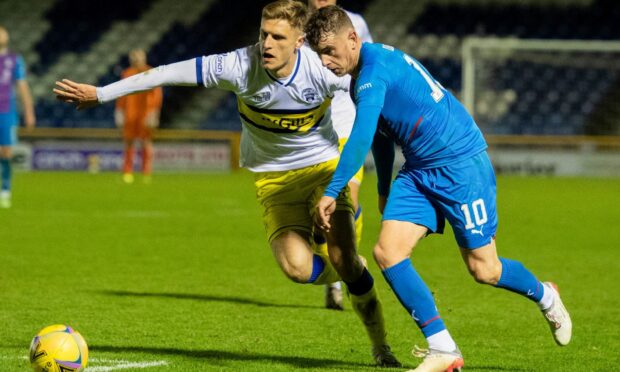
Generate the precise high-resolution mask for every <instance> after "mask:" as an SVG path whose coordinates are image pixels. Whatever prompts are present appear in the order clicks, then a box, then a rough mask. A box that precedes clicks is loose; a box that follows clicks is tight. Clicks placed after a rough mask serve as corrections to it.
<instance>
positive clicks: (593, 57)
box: [463, 38, 620, 136]
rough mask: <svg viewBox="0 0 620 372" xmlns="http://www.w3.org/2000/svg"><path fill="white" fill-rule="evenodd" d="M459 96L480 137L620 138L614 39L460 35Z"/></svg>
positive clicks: (618, 47) (618, 48)
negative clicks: (470, 115) (461, 95)
mask: <svg viewBox="0 0 620 372" xmlns="http://www.w3.org/2000/svg"><path fill="white" fill-rule="evenodd" d="M463 101H464V103H465V105H466V107H467V109H468V110H469V111H470V112H471V113H472V114H473V116H474V117H475V119H476V122H477V123H478V125H479V126H480V128H481V129H482V130H483V132H484V133H485V134H490V135H545V136H547V135H557V136H571V135H572V136H591V135H594V136H619V135H620V42H612V41H609V42H606V41H569V40H522V39H495V38H468V39H466V40H465V41H464V43H463Z"/></svg>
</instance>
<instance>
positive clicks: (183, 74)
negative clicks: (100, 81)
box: [97, 57, 202, 103]
mask: <svg viewBox="0 0 620 372" xmlns="http://www.w3.org/2000/svg"><path fill="white" fill-rule="evenodd" d="M199 58H202V57H199ZM197 60H198V59H197V58H194V59H190V60H187V61H183V62H177V63H172V64H169V65H163V66H159V67H156V68H153V69H150V70H148V71H145V72H143V73H141V74H137V75H133V76H130V77H128V78H126V79H123V80H120V81H117V82H115V83H112V84H109V85H106V86H105V87H100V88H97V99H98V100H99V102H100V103H104V102H110V101H112V100H115V99H117V98H118V97H122V96H126V95H128V94H132V93H137V92H142V91H145V90H150V89H153V88H156V87H160V86H163V85H197V84H198V77H197V65H198V63H197Z"/></svg>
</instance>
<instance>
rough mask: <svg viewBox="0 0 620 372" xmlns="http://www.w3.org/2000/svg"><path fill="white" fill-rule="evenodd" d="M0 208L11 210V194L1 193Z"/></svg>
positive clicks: (8, 192) (4, 191)
mask: <svg viewBox="0 0 620 372" xmlns="http://www.w3.org/2000/svg"><path fill="white" fill-rule="evenodd" d="M0 208H5V209H6V208H11V192H10V191H6V190H3V191H0Z"/></svg>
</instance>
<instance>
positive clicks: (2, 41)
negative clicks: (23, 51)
mask: <svg viewBox="0 0 620 372" xmlns="http://www.w3.org/2000/svg"><path fill="white" fill-rule="evenodd" d="M8 45H9V33H8V32H6V30H5V29H4V28H2V27H0V49H4V48H6V47H7V46H8Z"/></svg>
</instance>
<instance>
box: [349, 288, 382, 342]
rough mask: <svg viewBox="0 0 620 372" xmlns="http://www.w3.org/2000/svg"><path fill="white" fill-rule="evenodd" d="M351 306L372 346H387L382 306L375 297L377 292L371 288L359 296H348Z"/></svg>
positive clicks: (377, 297)
mask: <svg viewBox="0 0 620 372" xmlns="http://www.w3.org/2000/svg"><path fill="white" fill-rule="evenodd" d="M350 297H351V305H352V307H353V310H355V313H356V314H357V316H359V317H360V319H361V320H362V323H364V327H366V332H367V333H368V337H369V338H370V341H371V342H372V345H373V346H381V345H387V341H386V337H387V333H386V331H385V321H384V319H383V305H382V304H381V300H380V299H379V296H378V295H377V290H376V289H375V286H374V285H373V286H372V288H371V289H370V290H369V291H368V292H366V293H364V294H363V295H361V296H356V295H354V294H350Z"/></svg>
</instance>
